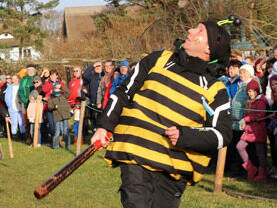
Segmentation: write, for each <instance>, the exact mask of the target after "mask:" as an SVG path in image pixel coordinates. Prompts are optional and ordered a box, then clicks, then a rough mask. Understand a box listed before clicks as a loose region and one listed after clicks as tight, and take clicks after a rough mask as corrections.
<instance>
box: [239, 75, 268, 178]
mask: <svg viewBox="0 0 277 208" xmlns="http://www.w3.org/2000/svg"><path fill="white" fill-rule="evenodd" d="M246 92H247V94H248V96H249V99H248V100H247V104H246V109H250V110H246V111H245V116H244V118H243V119H242V120H241V121H240V122H239V123H240V129H241V130H243V129H244V133H243V134H242V136H241V138H240V141H239V142H238V144H237V150H238V152H239V154H240V157H241V158H242V160H243V162H244V163H243V164H242V166H243V168H244V169H245V170H246V171H247V172H248V180H266V148H265V147H266V146H265V142H266V139H267V131H266V122H265V116H266V109H267V105H268V104H267V100H266V98H265V96H264V95H263V94H262V93H261V91H260V86H259V83H258V82H257V80H256V79H255V78H254V79H252V80H251V81H250V82H249V83H248V85H247V91H246ZM256 110H257V111H256ZM249 142H254V143H255V147H256V155H257V157H258V161H259V168H258V175H257V176H256V173H257V168H256V167H255V166H254V165H253V164H252V162H251V161H250V159H249V156H248V153H247V151H246V147H247V145H248V143H249Z"/></svg>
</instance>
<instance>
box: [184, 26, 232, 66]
mask: <svg viewBox="0 0 277 208" xmlns="http://www.w3.org/2000/svg"><path fill="white" fill-rule="evenodd" d="M183 48H184V49H185V50H186V52H187V53H188V54H189V55H190V56H195V57H199V58H200V59H202V60H204V61H215V60H217V62H218V63H221V64H223V65H226V64H227V63H228V60H229V57H230V54H231V48H230V36H229V34H228V33H227V31H226V30H225V29H224V28H223V27H221V26H218V25H217V24H216V23H215V22H211V21H207V22H202V23H200V24H199V25H198V26H197V27H196V28H192V29H189V31H188V36H187V39H186V41H185V42H184V44H183Z"/></svg>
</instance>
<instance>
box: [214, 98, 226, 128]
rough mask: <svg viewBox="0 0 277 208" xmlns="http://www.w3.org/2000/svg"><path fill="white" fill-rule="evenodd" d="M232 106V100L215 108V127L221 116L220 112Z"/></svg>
mask: <svg viewBox="0 0 277 208" xmlns="http://www.w3.org/2000/svg"><path fill="white" fill-rule="evenodd" d="M229 108H230V102H228V103H225V104H223V105H221V106H218V107H217V108H216V109H215V113H214V118H213V124H212V125H213V127H216V124H217V120H218V117H219V113H220V112H221V111H223V110H227V109H229Z"/></svg>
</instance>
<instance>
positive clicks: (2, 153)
mask: <svg viewBox="0 0 277 208" xmlns="http://www.w3.org/2000/svg"><path fill="white" fill-rule="evenodd" d="M3 159H4V152H3V149H2V144H1V143H0V160H3Z"/></svg>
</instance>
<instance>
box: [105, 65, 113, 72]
mask: <svg viewBox="0 0 277 208" xmlns="http://www.w3.org/2000/svg"><path fill="white" fill-rule="evenodd" d="M113 68H114V67H113V63H112V62H106V63H105V72H106V73H110V72H112V70H113Z"/></svg>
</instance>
